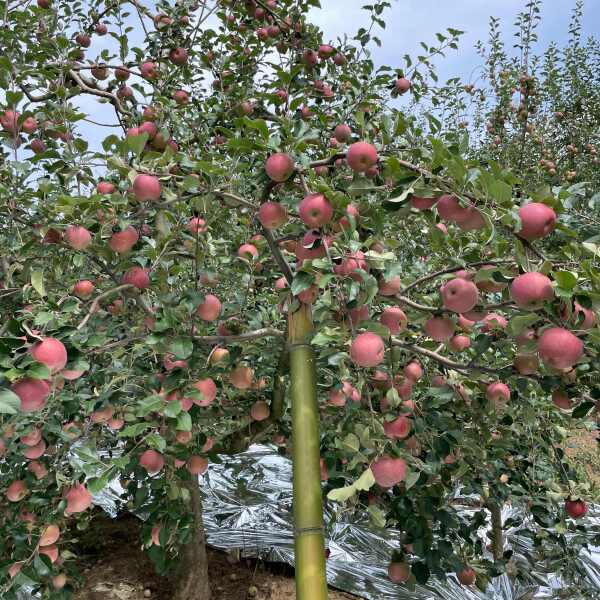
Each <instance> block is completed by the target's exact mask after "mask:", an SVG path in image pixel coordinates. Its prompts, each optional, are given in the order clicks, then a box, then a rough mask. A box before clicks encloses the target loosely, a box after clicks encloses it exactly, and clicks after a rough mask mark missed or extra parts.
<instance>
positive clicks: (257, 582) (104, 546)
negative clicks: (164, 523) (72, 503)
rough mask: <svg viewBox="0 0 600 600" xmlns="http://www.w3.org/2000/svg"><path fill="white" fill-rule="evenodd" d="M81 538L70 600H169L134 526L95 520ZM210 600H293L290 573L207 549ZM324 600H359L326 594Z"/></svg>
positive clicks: (129, 521)
mask: <svg viewBox="0 0 600 600" xmlns="http://www.w3.org/2000/svg"><path fill="white" fill-rule="evenodd" d="M92 523H93V524H92V527H91V529H90V530H89V531H88V532H86V534H85V535H84V536H82V537H81V538H80V539H81V542H80V545H79V548H78V554H79V556H80V559H81V561H82V565H81V566H80V568H81V570H82V571H83V576H84V581H83V583H82V585H81V587H80V589H79V590H78V592H77V593H76V594H75V596H74V598H75V600H146V598H151V599H152V600H171V598H172V597H173V595H172V590H173V586H172V582H170V581H169V580H168V579H166V578H164V577H160V576H159V575H157V574H156V573H155V571H154V567H153V565H152V562H151V561H150V559H149V558H148V557H147V556H146V554H145V553H144V552H143V551H142V550H141V548H140V543H139V526H140V524H139V521H138V520H137V519H136V518H135V517H132V516H126V517H123V518H120V519H116V520H112V519H109V518H107V517H102V516H99V515H98V516H97V517H96V518H95V519H94V520H93V521H92ZM208 560H209V565H208V570H209V573H210V577H211V581H210V583H211V589H212V594H213V600H293V599H294V598H295V597H296V594H295V591H294V579H293V571H292V569H291V568H290V567H288V566H287V565H275V564H266V563H262V562H260V561H255V560H248V559H241V560H237V559H236V558H235V557H234V556H231V555H228V554H226V553H224V552H220V551H218V550H214V549H212V548H209V553H208ZM329 598H330V600H359V599H358V598H357V597H356V596H351V595H349V594H345V593H343V592H339V591H336V590H330V595H329Z"/></svg>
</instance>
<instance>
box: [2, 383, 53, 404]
mask: <svg viewBox="0 0 600 600" xmlns="http://www.w3.org/2000/svg"><path fill="white" fill-rule="evenodd" d="M11 389H12V391H13V392H14V393H15V394H16V395H17V396H19V399H20V400H21V411H23V412H35V411H37V410H40V409H41V408H43V407H44V406H45V405H46V401H47V400H48V396H50V384H49V383H48V382H47V381H46V380H44V379H31V378H29V377H26V378H24V379H19V380H18V381H16V382H15V383H13V384H12V386H11Z"/></svg>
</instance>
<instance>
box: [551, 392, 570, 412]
mask: <svg viewBox="0 0 600 600" xmlns="http://www.w3.org/2000/svg"><path fill="white" fill-rule="evenodd" d="M552 402H553V403H554V406H557V407H558V408H562V409H563V410H569V409H570V408H571V404H572V402H571V399H570V398H569V396H568V395H567V394H566V393H565V392H563V391H562V390H554V391H553V392H552Z"/></svg>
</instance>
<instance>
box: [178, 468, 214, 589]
mask: <svg viewBox="0 0 600 600" xmlns="http://www.w3.org/2000/svg"><path fill="white" fill-rule="evenodd" d="M198 485H199V484H198V481H197V479H196V478H193V479H192V480H191V481H190V482H189V483H187V485H186V489H187V490H188V491H189V493H190V503H191V507H190V508H191V511H192V516H193V525H192V538H191V540H190V541H189V543H188V544H187V545H186V546H184V547H183V548H182V549H181V553H180V562H181V566H180V568H179V572H178V573H177V574H176V575H175V577H176V580H175V593H174V595H173V600H210V598H211V595H210V582H209V579H208V556H207V554H206V534H205V532H204V524H203V522H202V498H201V496H200V489H199V487H198Z"/></svg>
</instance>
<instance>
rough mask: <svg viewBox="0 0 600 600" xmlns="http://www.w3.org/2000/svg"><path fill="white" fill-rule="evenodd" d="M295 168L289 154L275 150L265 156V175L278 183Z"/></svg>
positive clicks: (286, 178)
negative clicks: (267, 156)
mask: <svg viewBox="0 0 600 600" xmlns="http://www.w3.org/2000/svg"><path fill="white" fill-rule="evenodd" d="M295 170H296V165H295V164H294V161H293V160H292V157H291V156H290V155H289V154H285V153H283V152H276V153H275V154H271V156H269V158H267V162H266V163H265V171H266V172H267V175H268V176H269V177H270V178H271V179H272V180H273V181H277V182H278V183H283V182H284V181H287V180H288V179H289V178H290V177H291V176H292V173H293V172H294V171H295Z"/></svg>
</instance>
